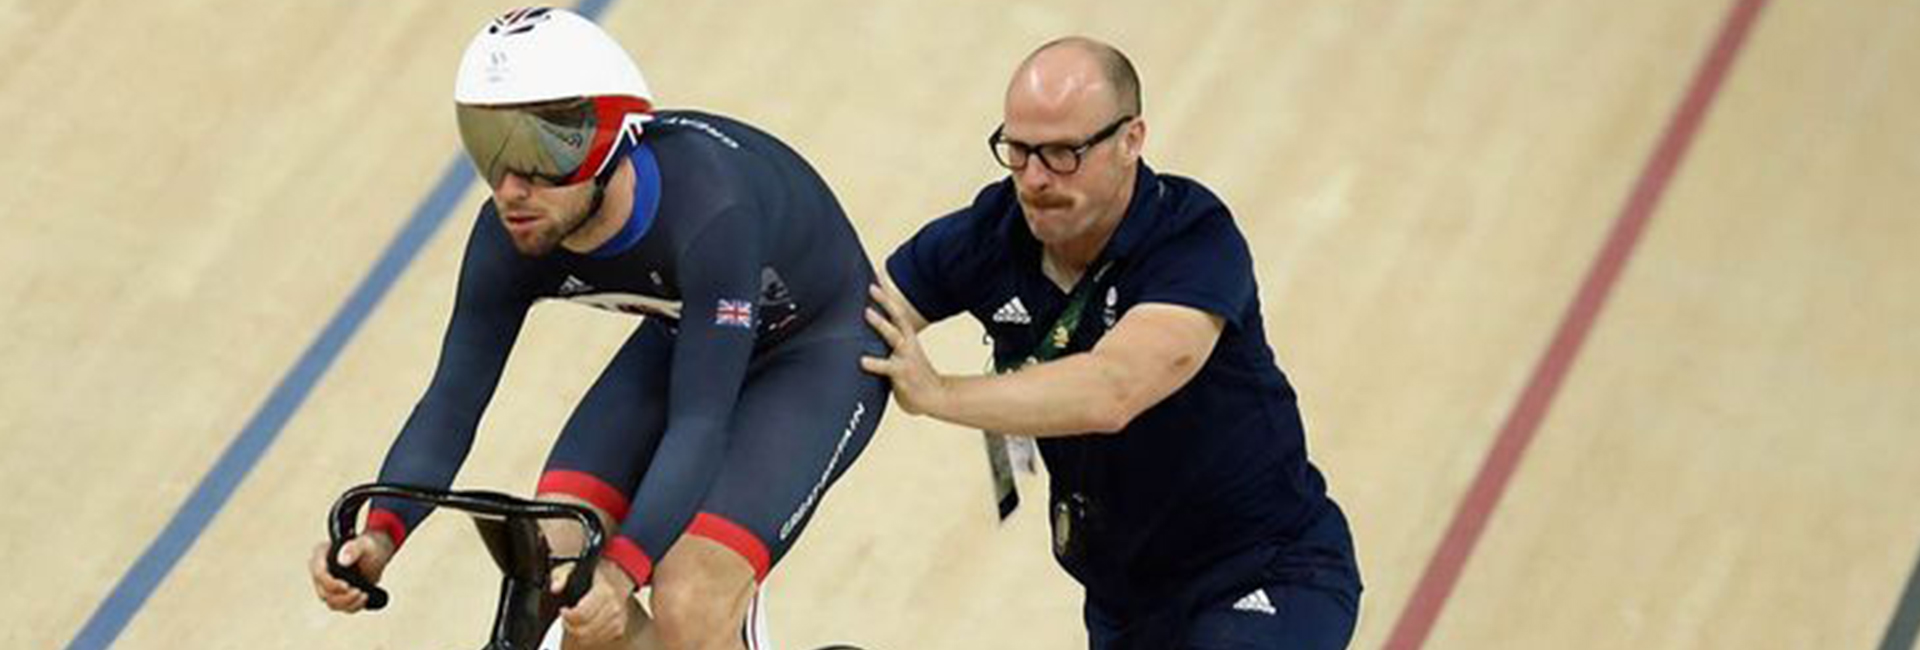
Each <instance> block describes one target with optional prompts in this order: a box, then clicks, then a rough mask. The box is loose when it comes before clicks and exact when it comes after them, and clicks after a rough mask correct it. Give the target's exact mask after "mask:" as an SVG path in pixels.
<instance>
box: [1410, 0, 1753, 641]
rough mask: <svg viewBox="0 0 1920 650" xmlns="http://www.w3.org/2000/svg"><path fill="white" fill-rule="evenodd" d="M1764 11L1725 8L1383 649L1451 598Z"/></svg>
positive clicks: (1417, 635) (1425, 630)
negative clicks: (1684, 90) (1713, 35)
mask: <svg viewBox="0 0 1920 650" xmlns="http://www.w3.org/2000/svg"><path fill="white" fill-rule="evenodd" d="M1765 5H1766V0H1735V1H1734V4H1733V6H1732V7H1731V8H1730V9H1729V10H1728V12H1727V16H1726V18H1725V20H1724V21H1723V22H1722V24H1721V27H1720V35H1719V37H1718V38H1716V39H1715V40H1714V43H1713V47H1712V49H1710V50H1708V51H1707V55H1706V58H1705V59H1704V60H1702V61H1701V62H1700V67H1699V69H1698V70H1697V71H1695V73H1694V77H1693V83H1692V85H1691V86H1689V87H1688V89H1687V94H1686V98H1685V99H1684V100H1683V101H1682V102H1681V103H1680V106H1679V108H1678V109H1676V110H1675V111H1674V113H1673V116H1672V118H1671V119H1670V120H1669V121H1668V122H1667V126H1666V131H1665V132H1664V133H1662V134H1661V137H1660V144H1659V146H1658V147H1657V148H1656V149H1654V151H1653V155H1652V156H1651V157H1649V158H1648V159H1647V163H1646V165H1645V166H1644V167H1642V168H1641V170H1640V178H1639V180H1638V181H1636V182H1635V183H1634V186H1633V193H1632V194H1630V195H1628V197H1627V203H1626V206H1625V207H1623V208H1621V210H1620V215H1619V217H1618V218H1617V219H1615V221H1614V224H1613V230H1612V232H1611V233H1609V234H1608V236H1607V241H1606V244H1605V245H1604V246H1602V247H1601V249H1600V253H1599V255H1598V256H1597V257H1595V258H1594V261H1593V266H1592V267H1591V268H1589V269H1588V270H1587V276H1586V279H1585V280H1584V281H1582V282H1581V284H1580V292H1579V293H1578V294H1576V295H1575V296H1574V298H1573V302H1572V303H1571V304H1569V305H1567V310H1566V313H1565V314H1563V315H1562V316H1561V320H1560V326H1559V329H1558V330H1556V331H1555V332H1554V336H1553V343H1552V344H1550V345H1549V346H1547V351H1546V354H1544V355H1542V356H1541V357H1540V361H1539V363H1538V365H1536V366H1535V367H1534V371H1533V376H1532V377H1531V378H1530V379H1529V380H1528V381H1527V386H1526V389H1525V390H1524V391H1522V392H1521V394H1520V399H1519V401H1518V402H1516V403H1515V404H1514V407H1513V410H1512V411H1511V412H1509V413H1508V414H1507V420H1506V422H1505V423H1504V424H1502V425H1501V427H1500V435H1499V437H1498V438H1497V439H1495V441H1494V444H1493V449H1492V450H1490V451H1488V452H1487V458H1486V460H1485V461H1484V462H1483V463H1482V464H1481V466H1480V473H1479V475H1477V476H1475V477H1474V480H1473V486H1472V487H1471V488H1469V489H1468V491H1467V496H1466V498H1465V499H1464V500H1462V501H1461V502H1460V507H1459V509H1458V510H1456V511H1455V512H1454V515H1453V521H1452V523H1450V524H1448V526H1447V533H1446V536H1445V537H1442V538H1441V540H1440V546H1439V548H1438V549H1436V550H1435V551H1434V553H1433V557H1432V559H1430V560H1428V562H1427V568H1426V571H1425V572H1423V573H1422V574H1421V575H1420V582H1419V584H1418V585H1416V586H1415V587H1414V590H1413V597H1412V598H1410V599H1408V601H1407V605H1406V609H1404V610H1402V611H1401V613H1400V619H1399V621H1398V622H1396V623H1395V624H1394V626H1393V633H1392V635H1391V636H1389V637H1388V638H1387V645H1386V649H1387V650H1419V648H1420V647H1421V646H1422V645H1423V644H1425V643H1426V640H1427V636H1428V634H1429V633H1430V632H1432V631H1433V624H1434V622H1435V621H1436V620H1438V619H1439V618H1440V611H1441V610H1442V609H1443V608H1444V607H1445V606H1446V603H1447V597H1448V596H1450V595H1451V594H1452V593H1453V588H1454V585H1455V583H1457V582H1458V581H1459V579H1460V573H1461V571H1462V569H1463V568H1465V566H1466V563H1467V560H1468V559H1469V558H1470V557H1472V555H1473V549H1474V546H1475V545H1476V544H1478V543H1479V541H1480V533H1481V532H1482V531H1484V530H1485V529H1486V524H1487V520H1488V519H1489V518H1490V517H1491V516H1492V515H1493V511H1494V508H1495V507H1497V506H1499V504H1500V496H1501V494H1503V493H1504V492H1505V491H1506V488H1507V483H1508V480H1509V479H1511V478H1513V473H1514V470H1515V469H1516V468H1518V467H1519V465H1520V460H1521V457H1523V456H1524V455H1526V451H1527V446H1528V444H1529V443H1531V442H1533V437H1534V434H1535V433H1537V432H1538V431H1539V429H1540V422H1541V420H1543V419H1545V418H1546V414H1547V411H1548V409H1549V408H1550V407H1551V406H1552V404H1553V398H1554V394H1555V393H1557V392H1558V391H1559V389H1560V383H1561V380H1563V379H1565V378H1566V376H1567V371H1568V370H1569V369H1571V368H1572V367H1573V362H1574V359H1575V358H1576V357H1577V356H1578V355H1579V353H1580V347H1581V345H1582V344H1583V343H1585V342H1586V338H1587V334H1588V332H1590V331H1592V329H1593V323H1594V320H1595V319H1596V318H1598V317H1599V314H1600V309H1601V308H1602V307H1604V306H1605V305H1606V301H1607V296H1608V294H1609V293H1611V292H1612V290H1613V286H1614V281H1615V280H1617V279H1619V277H1620V272H1621V270H1622V269H1624V268H1625V267H1626V265H1627V259H1628V258H1629V257H1631V256H1632V254H1633V249H1634V246H1635V245H1636V244H1637V243H1639V241H1640V234H1641V232H1642V231H1643V230H1645V228H1646V225H1647V221H1648V220H1649V219H1651V218H1652V216H1653V212H1654V208H1655V207H1656V206H1657V205H1659V203H1660V197H1661V195H1662V194H1664V193H1665V192H1666V189H1667V185H1668V183H1669V182H1670V181H1672V180H1673V175H1674V172H1675V171H1676V170H1677V169H1678V168H1679V167H1680V162H1681V160H1682V159H1683V158H1685V157H1686V153H1687V148H1688V146H1689V145H1691V144H1692V142H1693V137H1694V135H1695V134H1696V133H1697V132H1698V131H1699V128H1700V123H1701V122H1702V121H1703V120H1704V119H1705V118H1706V113H1707V109H1708V108H1709V107H1710V106H1711V105H1712V104H1713V99H1714V96H1715V95H1717V94H1718V93H1719V90H1720V83H1721V82H1722V81H1723V80H1725V79H1726V76H1727V72H1728V70H1730V69H1731V68H1732V67H1733V60H1734V57H1735V55H1737V54H1739V52H1740V47H1741V45H1742V44H1744V43H1745V42H1746V38H1747V34H1748V32H1749V31H1751V29H1752V27H1753V23H1754V21H1755V19H1756V18H1758V16H1759V14H1760V10H1761V8H1762V7H1764V6H1765Z"/></svg>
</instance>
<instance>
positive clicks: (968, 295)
mask: <svg viewBox="0 0 1920 650" xmlns="http://www.w3.org/2000/svg"><path fill="white" fill-rule="evenodd" d="M1040 259H1041V245H1040V243H1039V241H1038V240H1036V239H1034V238H1033V235H1032V233H1031V231H1030V230H1028V228H1027V225H1026V222H1025V220H1024V218H1023V216H1022V212H1021V208H1020V204H1019V202H1018V200H1017V198H1016V196H1015V191H1014V187H1013V183H1012V180H1011V179H1007V180H1003V181H1001V182H999V183H995V184H993V185H989V186H987V187H986V188H985V189H983V190H982V191H981V192H980V193H979V195H978V196H976V197H975V198H974V201H973V204H972V205H971V206H968V207H966V208H964V209H962V210H959V211H957V212H955V213H953V214H949V215H947V216H944V217H941V218H940V219H937V220H935V221H934V222H932V223H930V224H928V225H927V226H926V227H925V228H923V229H922V230H921V231H920V232H919V233H918V234H916V235H915V236H914V237H913V238H912V239H911V240H908V241H907V242H906V243H905V244H903V245H901V247H900V248H899V250H896V251H895V252H894V253H893V256H892V257H891V258H889V259H888V261H887V270H888V272H889V274H890V275H891V276H892V278H893V281H894V283H895V284H896V285H897V286H898V287H899V288H900V290H901V291H902V292H903V293H904V294H905V295H906V298H907V299H908V300H909V301H910V302H912V304H913V305H914V307H915V308H916V309H918V310H919V312H920V313H921V315H923V316H925V317H926V318H927V320H928V321H929V322H933V321H939V320H942V319H945V318H947V317H949V316H953V315H955V314H958V313H960V312H962V311H965V312H968V313H970V314H972V315H973V317H974V318H975V319H977V320H979V321H980V323H981V324H982V325H983V326H985V328H986V330H987V333H988V334H989V335H990V336H991V337H992V339H993V354H994V356H995V360H996V362H999V363H1001V364H1003V365H1004V364H1012V365H1017V362H1018V360H1020V359H1024V358H1025V357H1027V356H1028V355H1029V354H1031V353H1032V351H1033V350H1034V348H1035V347H1036V345H1037V344H1038V343H1039V341H1040V337H1041V336H1043V335H1045V334H1046V332H1047V331H1048V330H1050V329H1051V328H1052V326H1053V324H1054V322H1055V319H1057V318H1058V317H1059V315H1060V313H1061V312H1062V311H1063V310H1064V309H1065V308H1066V306H1067V303H1068V301H1069V295H1070V294H1069V293H1067V292H1064V291H1062V290H1060V288H1059V287H1058V286H1057V285H1055V284H1054V283H1053V281H1051V280H1049V279H1048V278H1047V277H1046V276H1045V275H1044V274H1043V273H1042V272H1041V263H1040ZM1108 261H1111V262H1112V263H1113V265H1112V267H1110V268H1109V270H1108V271H1107V272H1106V273H1105V274H1103V275H1101V276H1100V277H1099V278H1098V279H1097V280H1096V279H1095V278H1094V276H1095V273H1094V270H1095V269H1099V268H1100V267H1101V266H1102V265H1103V264H1105V263H1107V262H1108ZM1081 282H1096V283H1097V284H1096V285H1095V286H1092V287H1090V290H1091V293H1090V294H1089V295H1090V299H1089V300H1088V302H1087V304H1086V306H1085V308H1084V311H1083V313H1082V315H1081V317H1080V324H1079V329H1078V331H1076V332H1075V333H1074V336H1073V338H1072V343H1071V344H1070V346H1069V347H1068V348H1067V349H1066V350H1065V351H1064V352H1063V353H1062V355H1063V356H1064V355H1065V354H1072V353H1077V352H1085V351H1087V350H1089V349H1092V348H1093V346H1094V344H1095V343H1096V342H1097V341H1098V340H1099V338H1100V337H1101V336H1102V335H1104V334H1105V333H1106V331H1107V330H1109V329H1111V328H1112V327H1113V325H1114V323H1116V322H1118V321H1119V320H1120V319H1121V318H1125V317H1126V314H1127V312H1128V311H1129V310H1131V309H1133V307H1134V306H1136V305H1140V304H1144V303H1167V304H1173V305H1180V306H1186V307H1191V308H1194V309H1198V310H1201V311H1205V312H1208V313H1211V314H1214V315H1216V316H1219V317H1220V318H1222V319H1223V320H1224V321H1225V323H1226V325H1225V329H1224V331H1223V332H1222V334H1221V336H1220V339H1219V342H1218V344H1217V345H1216V346H1215V347H1214V350H1213V354H1212V356H1210V357H1209V358H1208V359H1207V361H1206V364H1205V366H1203V367H1202V368H1201V369H1200V371H1199V373H1198V374H1197V375H1195V376H1194V377H1193V379H1192V380H1191V381H1189V382H1188V383H1187V384H1186V385H1185V386H1183V387H1181V388H1180V389H1179V390H1178V391H1175V392H1174V393H1173V394H1172V395H1170V396H1168V397H1167V398H1166V399H1165V400H1163V401H1161V402H1160V403H1159V404H1157V405H1155V406H1153V407H1152V408H1150V409H1148V410H1147V411H1146V412H1144V413H1142V414H1140V415H1139V416H1138V417H1136V418H1135V419H1134V420H1133V421H1132V422H1131V423H1130V424H1128V425H1127V427H1126V429H1124V430H1122V431H1121V432H1119V433H1118V434H1117V435H1087V436H1072V437H1060V438H1048V439H1043V440H1041V441H1040V450H1041V456H1042V458H1043V459H1044V460H1045V461H1046V464H1047V469H1048V473H1049V474H1050V476H1051V485H1050V488H1051V490H1050V492H1051V496H1052V499H1053V500H1054V502H1055V504H1056V505H1057V504H1058V503H1059V502H1060V500H1061V499H1066V498H1069V496H1070V495H1079V498H1082V499H1084V501H1085V505H1086V508H1085V511H1086V512H1087V513H1088V514H1087V516H1086V517H1085V523H1084V524H1082V525H1079V526H1077V527H1076V528H1075V529H1074V530H1073V531H1071V532H1072V534H1073V535H1076V536H1080V539H1079V542H1078V548H1079V550H1078V551H1075V552H1072V553H1068V554H1065V555H1062V554H1060V553H1058V552H1056V557H1057V558H1058V559H1059V561H1060V563H1061V565H1062V566H1063V567H1064V568H1066V570H1067V571H1068V572H1069V573H1071V574H1072V575H1073V576H1074V578H1076V579H1077V580H1079V581H1080V583H1081V584H1082V585H1084V586H1085V587H1086V589H1087V593H1088V596H1089V598H1091V599H1093V600H1094V601H1095V602H1097V603H1099V604H1101V605H1102V606H1103V607H1104V608H1107V609H1109V610H1111V611H1113V612H1114V613H1116V614H1118V615H1120V616H1130V615H1136V614H1141V613H1144V612H1146V611H1148V610H1150V609H1152V608H1153V606H1154V605H1155V604H1156V602H1157V601H1158V600H1162V599H1164V598H1166V597H1167V596H1168V595H1169V594H1172V593H1176V592H1178V591H1179V590H1180V589H1182V588H1183V587H1184V586H1186V585H1188V584H1191V583H1193V582H1194V581H1197V580H1202V579H1213V578H1207V573H1208V572H1209V571H1211V570H1214V569H1215V568H1218V567H1222V566H1228V565H1232V566H1242V567H1244V566H1247V565H1248V564H1247V562H1246V558H1247V557H1249V556H1254V557H1255V558H1256V559H1255V560H1254V561H1253V565H1255V566H1273V565H1286V564H1288V563H1289V562H1292V563H1294V564H1298V565H1301V566H1304V567H1307V568H1308V569H1309V573H1313V572H1315V571H1317V572H1319V573H1322V574H1329V575H1331V576H1332V577H1334V578H1336V579H1337V581H1342V582H1343V584H1344V583H1345V581H1350V582H1351V586H1352V587H1353V588H1356V589H1357V586H1358V577H1357V572H1356V571H1354V570H1353V561H1352V550H1351V549H1352V547H1351V541H1350V538H1349V536H1348V531H1347V528H1346V524H1345V520H1344V518H1343V517H1341V516H1340V514H1339V513H1338V508H1337V507H1336V506H1334V505H1333V503H1332V501H1330V500H1329V499H1328V498H1327V495H1326V485H1325V482H1324V480H1323V479H1322V478H1321V476H1320V473H1319V471H1318V470H1316V469H1315V468H1314V466H1313V465H1312V464H1311V463H1310V462H1309V461H1308V460H1307V449H1306V442H1305V438H1304V435H1303V431H1302V426H1301V421H1300V415H1299V410H1298V408H1297V407H1296V405H1295V401H1294V392H1293V388H1292V386H1290V385H1289V384H1288V383H1287V379H1286V376H1285V375H1284V374H1282V373H1281V371H1280V367H1279V366H1278V364H1276V363H1275V361H1274V356H1273V351H1272V350H1271V349H1270V348H1268V346H1267V341H1266V335H1265V332H1264V328H1263V326H1262V323H1261V317H1260V300H1259V295H1258V294H1259V291H1258V288H1257V286H1256V284H1255V282H1254V277H1253V260H1252V256H1251V254H1250V253H1249V250H1248V247H1247V242H1246V238H1245V237H1244V236H1243V235H1241V233H1240V230H1239V228H1238V227H1237V226H1235V225H1234V222H1233V217H1232V214H1231V213H1230V212H1228V210H1227V208H1226V206H1225V205H1223V204H1222V203H1221V202H1220V199H1219V198H1217V197H1215V196H1214V194H1213V193H1212V192H1210V191H1208V190H1207V188H1205V187H1203V186H1201V185H1200V184H1199V183H1198V182H1195V181H1193V180H1191V179H1187V178H1182V177H1179V176H1173V175H1161V174H1156V173H1154V172H1153V170H1152V169H1150V168H1149V167H1148V166H1147V165H1146V164H1145V163H1144V162H1142V163H1141V164H1140V168H1139V172H1138V177H1137V178H1136V182H1135V187H1134V193H1133V198H1132V201H1131V203H1130V204H1129V206H1128V209H1127V213H1126V215H1125V216H1124V217H1123V218H1122V220H1121V222H1120V225H1119V227H1118V229H1117V230H1116V231H1115V232H1114V234H1113V237H1112V239H1110V240H1109V241H1108V243H1107V246H1106V248H1105V249H1104V250H1103V251H1102V252H1101V254H1100V257H1099V258H1097V259H1096V260H1095V261H1094V263H1093V264H1092V265H1091V266H1089V267H1088V270H1087V273H1085V274H1084V277H1083V278H1082V279H1081ZM1057 523H1058V522H1057V521H1056V525H1057ZM1056 550H1057V549H1056ZM1269 560H1271V561H1269ZM1249 579H1251V577H1250V578H1249ZM1229 581H1231V579H1229Z"/></svg>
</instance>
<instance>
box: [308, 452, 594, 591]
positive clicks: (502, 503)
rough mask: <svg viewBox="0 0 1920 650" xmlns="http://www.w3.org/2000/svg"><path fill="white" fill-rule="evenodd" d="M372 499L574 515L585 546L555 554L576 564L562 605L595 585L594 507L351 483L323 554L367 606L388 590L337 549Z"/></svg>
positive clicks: (496, 512) (517, 516) (506, 514)
mask: <svg viewBox="0 0 1920 650" xmlns="http://www.w3.org/2000/svg"><path fill="white" fill-rule="evenodd" d="M375 497H388V498H394V499H401V500H405V501H417V502H420V503H426V504H430V505H433V506H436V507H441V508H453V509H455V510H460V511H464V512H466V513H469V514H472V515H476V516H477V517H481V516H484V517H498V518H503V519H507V520H539V519H572V520H574V521H576V522H579V523H580V526H581V528H583V529H584V530H585V531H586V539H587V544H586V550H584V551H582V552H581V553H580V555H578V556H575V557H571V558H554V559H553V562H552V563H553V564H562V563H566V562H574V563H575V564H576V565H575V566H574V570H573V573H572V575H570V576H569V577H568V578H567V586H566V589H564V590H562V591H561V593H560V599H559V600H560V603H561V604H562V605H565V606H569V607H570V606H572V605H573V604H574V603H577V602H579V601H580V597H581V596H585V595H586V594H587V590H588V589H589V588H591V587H592V586H593V572H594V568H595V566H596V565H597V564H598V563H599V560H600V549H601V545H602V544H603V542H604V541H605V536H606V532H605V530H604V529H603V528H602V527H601V525H600V518H599V517H598V516H596V515H595V514H594V512H593V510H591V509H588V508H586V507H584V506H579V505H574V504H570V503H553V502H549V501H533V500H529V499H522V498H519V497H514V496H510V495H506V494H501V493H498V492H490V491H486V490H462V491H450V490H436V489H432V488H421V487H412V486H406V485H396V484H391V483H368V484H365V485H359V486H355V487H354V488H352V489H349V490H347V491H346V493H344V494H342V495H340V499H339V500H338V501H335V502H334V504H333V510H332V512H331V515H330V516H329V517H328V518H327V535H328V537H329V538H330V539H331V541H332V543H331V545H330V546H329V547H328V552H327V573H330V574H332V575H333V576H334V577H336V578H339V579H341V580H345V581H346V582H347V584H350V585H353V586H354V588H356V589H359V590H361V591H363V592H366V594H367V609H370V610H378V609H381V608H384V607H386V606H387V601H388V597H387V591H386V590H385V589H381V588H380V587H378V586H376V585H374V584H373V581H371V580H368V579H367V578H366V576H363V575H361V574H360V572H359V571H356V570H354V569H353V568H351V567H348V566H346V565H343V564H340V549H341V547H343V546H346V543H347V540H350V539H353V538H354V536H355V535H356V534H357V532H356V531H355V524H356V522H358V521H359V519H360V507H361V506H362V505H364V504H365V503H366V502H367V501H369V500H371V499H373V498H375Z"/></svg>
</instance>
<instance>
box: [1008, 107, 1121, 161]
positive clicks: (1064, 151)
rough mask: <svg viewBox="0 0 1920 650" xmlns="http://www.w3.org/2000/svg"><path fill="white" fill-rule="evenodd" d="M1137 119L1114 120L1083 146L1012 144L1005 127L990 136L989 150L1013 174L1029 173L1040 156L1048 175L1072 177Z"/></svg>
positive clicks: (1086, 140)
mask: <svg viewBox="0 0 1920 650" xmlns="http://www.w3.org/2000/svg"><path fill="white" fill-rule="evenodd" d="M1135 117H1136V116H1134V115H1122V116H1120V119H1117V120H1114V121H1113V123H1112V124H1108V125H1107V128H1104V129H1100V130H1099V131H1095V132H1094V134H1093V135H1091V136H1087V139H1085V140H1081V141H1080V144H1066V143H1060V142H1050V143H1045V144H1027V143H1025V142H1020V141H1018V140H1008V139H1007V137H1006V134H1005V132H1006V130H1007V125H1005V124H1002V125H1000V126H998V127H995V128H994V129H993V134H992V135H989V136H987V149H989V150H991V151H992V152H993V160H994V162H997V163H1000V166H1001V167H1005V168H1007V169H1009V170H1012V171H1016V172H1017V171H1020V170H1023V169H1026V168H1027V163H1028V162H1029V161H1031V160H1032V159H1033V156H1034V154H1039V155H1040V164H1041V165H1043V166H1045V167H1046V168H1047V170H1048V171H1051V172H1053V173H1055V174H1071V173H1074V172H1076V171H1080V162H1081V158H1082V157H1084V156H1086V155H1087V152H1088V151H1092V150H1093V148H1094V147H1097V146H1100V143H1102V142H1105V141H1107V139H1108V138H1112V137H1113V134H1115V133H1119V132H1120V127H1122V126H1125V125H1126V124H1127V123H1128V122H1131V121H1133V119H1134V118H1135ZM1002 145H1005V148H1004V149H1002ZM1067 156H1071V157H1067ZM1066 160H1071V161H1073V162H1072V164H1067V163H1065V162H1062V161H1066ZM1060 165H1066V168H1065V169H1062V168H1061V167H1060Z"/></svg>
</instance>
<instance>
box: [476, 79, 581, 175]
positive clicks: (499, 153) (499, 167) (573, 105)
mask: <svg viewBox="0 0 1920 650" xmlns="http://www.w3.org/2000/svg"><path fill="white" fill-rule="evenodd" d="M454 111H455V115H456V116H457V117H458V119H459V122H460V141H461V143H462V144H464V145H465V146H466V149H467V156H468V157H469V158H471V159H472V160H473V168H474V170H475V171H477V172H479V174H480V178H481V179H482V180H484V181H486V183H487V186H488V187H499V186H500V181H501V180H502V179H503V178H505V177H506V175H507V174H508V173H513V174H516V175H519V176H524V177H526V178H529V179H540V180H544V181H546V182H547V183H549V184H552V185H570V184H572V183H575V182H579V180H581V179H577V178H576V176H578V175H579V174H578V172H579V171H580V168H581V167H582V165H583V164H584V163H585V162H586V159H587V153H588V151H589V150H590V148H591V147H592V145H593V135H594V131H595V127H596V126H597V124H596V120H595V117H596V116H595V115H594V110H593V102H592V101H590V100H587V99H584V98H581V99H570V100H563V101H558V102H546V103H541V104H522V105H515V106H468V105H455V107H454Z"/></svg>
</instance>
